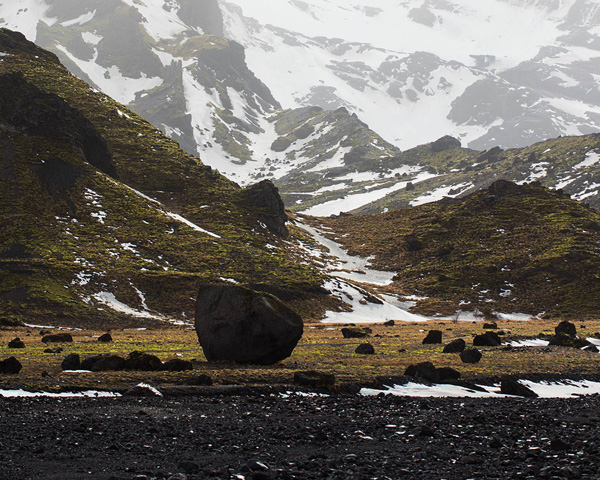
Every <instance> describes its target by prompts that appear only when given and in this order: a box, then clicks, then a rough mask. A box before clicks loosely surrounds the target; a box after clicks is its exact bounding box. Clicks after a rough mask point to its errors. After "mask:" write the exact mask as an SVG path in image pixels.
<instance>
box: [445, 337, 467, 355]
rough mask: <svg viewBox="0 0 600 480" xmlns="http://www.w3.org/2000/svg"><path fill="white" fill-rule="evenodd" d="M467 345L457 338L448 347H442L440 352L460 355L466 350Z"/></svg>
mask: <svg viewBox="0 0 600 480" xmlns="http://www.w3.org/2000/svg"><path fill="white" fill-rule="evenodd" d="M466 346H467V344H466V343H465V341H464V340H463V339H462V338H457V339H456V340H452V341H451V342H450V343H449V344H448V345H446V346H445V347H444V350H442V352H443V353H460V352H463V351H464V350H465V348H466Z"/></svg>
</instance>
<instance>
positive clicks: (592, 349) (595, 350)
mask: <svg viewBox="0 0 600 480" xmlns="http://www.w3.org/2000/svg"><path fill="white" fill-rule="evenodd" d="M582 350H583V351H584V352H590V353H598V352H599V350H598V347H597V346H596V345H588V346H587V347H583V348H582Z"/></svg>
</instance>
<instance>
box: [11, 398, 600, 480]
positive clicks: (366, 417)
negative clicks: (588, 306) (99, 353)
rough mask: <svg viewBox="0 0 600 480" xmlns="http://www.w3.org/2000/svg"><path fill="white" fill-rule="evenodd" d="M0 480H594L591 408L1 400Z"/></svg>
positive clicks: (477, 402)
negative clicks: (87, 479) (377, 479)
mask: <svg viewBox="0 0 600 480" xmlns="http://www.w3.org/2000/svg"><path fill="white" fill-rule="evenodd" d="M0 416H1V420H0V430H1V434H0V478H1V479H11V480H13V479H15V480H16V479H42V478H43V479H85V478H89V479H138V480H143V479H151V478H157V479H168V478H171V477H172V478H173V479H174V480H183V479H186V478H187V479H188V480H192V479H205V478H215V479H229V478H237V479H242V478H243V479H294V478H301V479H321V478H331V479H348V478H351V479H376V478H379V479H384V478H390V479H397V478H407V479H428V480H430V479H469V478H480V479H495V478H498V479H509V478H531V479H540V478H541V479H543V478H548V479H560V478H565V479H570V478H583V479H584V478H587V479H592V478H593V479H598V478H600V428H599V420H600V397H599V396H590V397H581V398H573V399H567V400H561V399H552V400H548V399H519V398H515V399H512V398H511V399H436V398H428V399H414V398H404V397H392V396H386V397H383V396H379V397H359V396H356V395H340V396H331V397H310V398H309V397H302V396H296V395H292V396H290V397H289V398H282V397H281V396H268V395H266V396H265V395H258V394H256V395H242V396H234V395H226V396H219V397H207V396H185V397H173V398H132V397H123V398H114V399H110V398H109V399H107V398H97V399H80V398H79V399H56V398H54V399H51V398H33V399H32V398H16V399H10V398H6V399H0Z"/></svg>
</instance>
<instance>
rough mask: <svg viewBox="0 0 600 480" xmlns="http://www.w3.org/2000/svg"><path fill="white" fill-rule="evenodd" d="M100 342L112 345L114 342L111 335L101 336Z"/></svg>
mask: <svg viewBox="0 0 600 480" xmlns="http://www.w3.org/2000/svg"><path fill="white" fill-rule="evenodd" d="M98 341H99V342H102V343H110V342H112V341H113V338H112V335H111V334H110V333H105V334H104V335H100V336H99V337H98Z"/></svg>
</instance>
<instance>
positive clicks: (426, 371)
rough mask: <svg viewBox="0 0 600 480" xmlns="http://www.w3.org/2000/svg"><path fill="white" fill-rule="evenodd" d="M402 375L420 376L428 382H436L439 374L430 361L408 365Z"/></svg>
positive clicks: (438, 379)
mask: <svg viewBox="0 0 600 480" xmlns="http://www.w3.org/2000/svg"><path fill="white" fill-rule="evenodd" d="M404 375H406V376H408V377H415V378H422V379H423V380H427V381H428V382H432V383H438V382H439V381H440V374H439V373H438V371H437V369H436V368H435V366H434V365H433V363H431V362H422V363H417V364H416V365H409V366H408V367H406V370H405V371H404Z"/></svg>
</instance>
